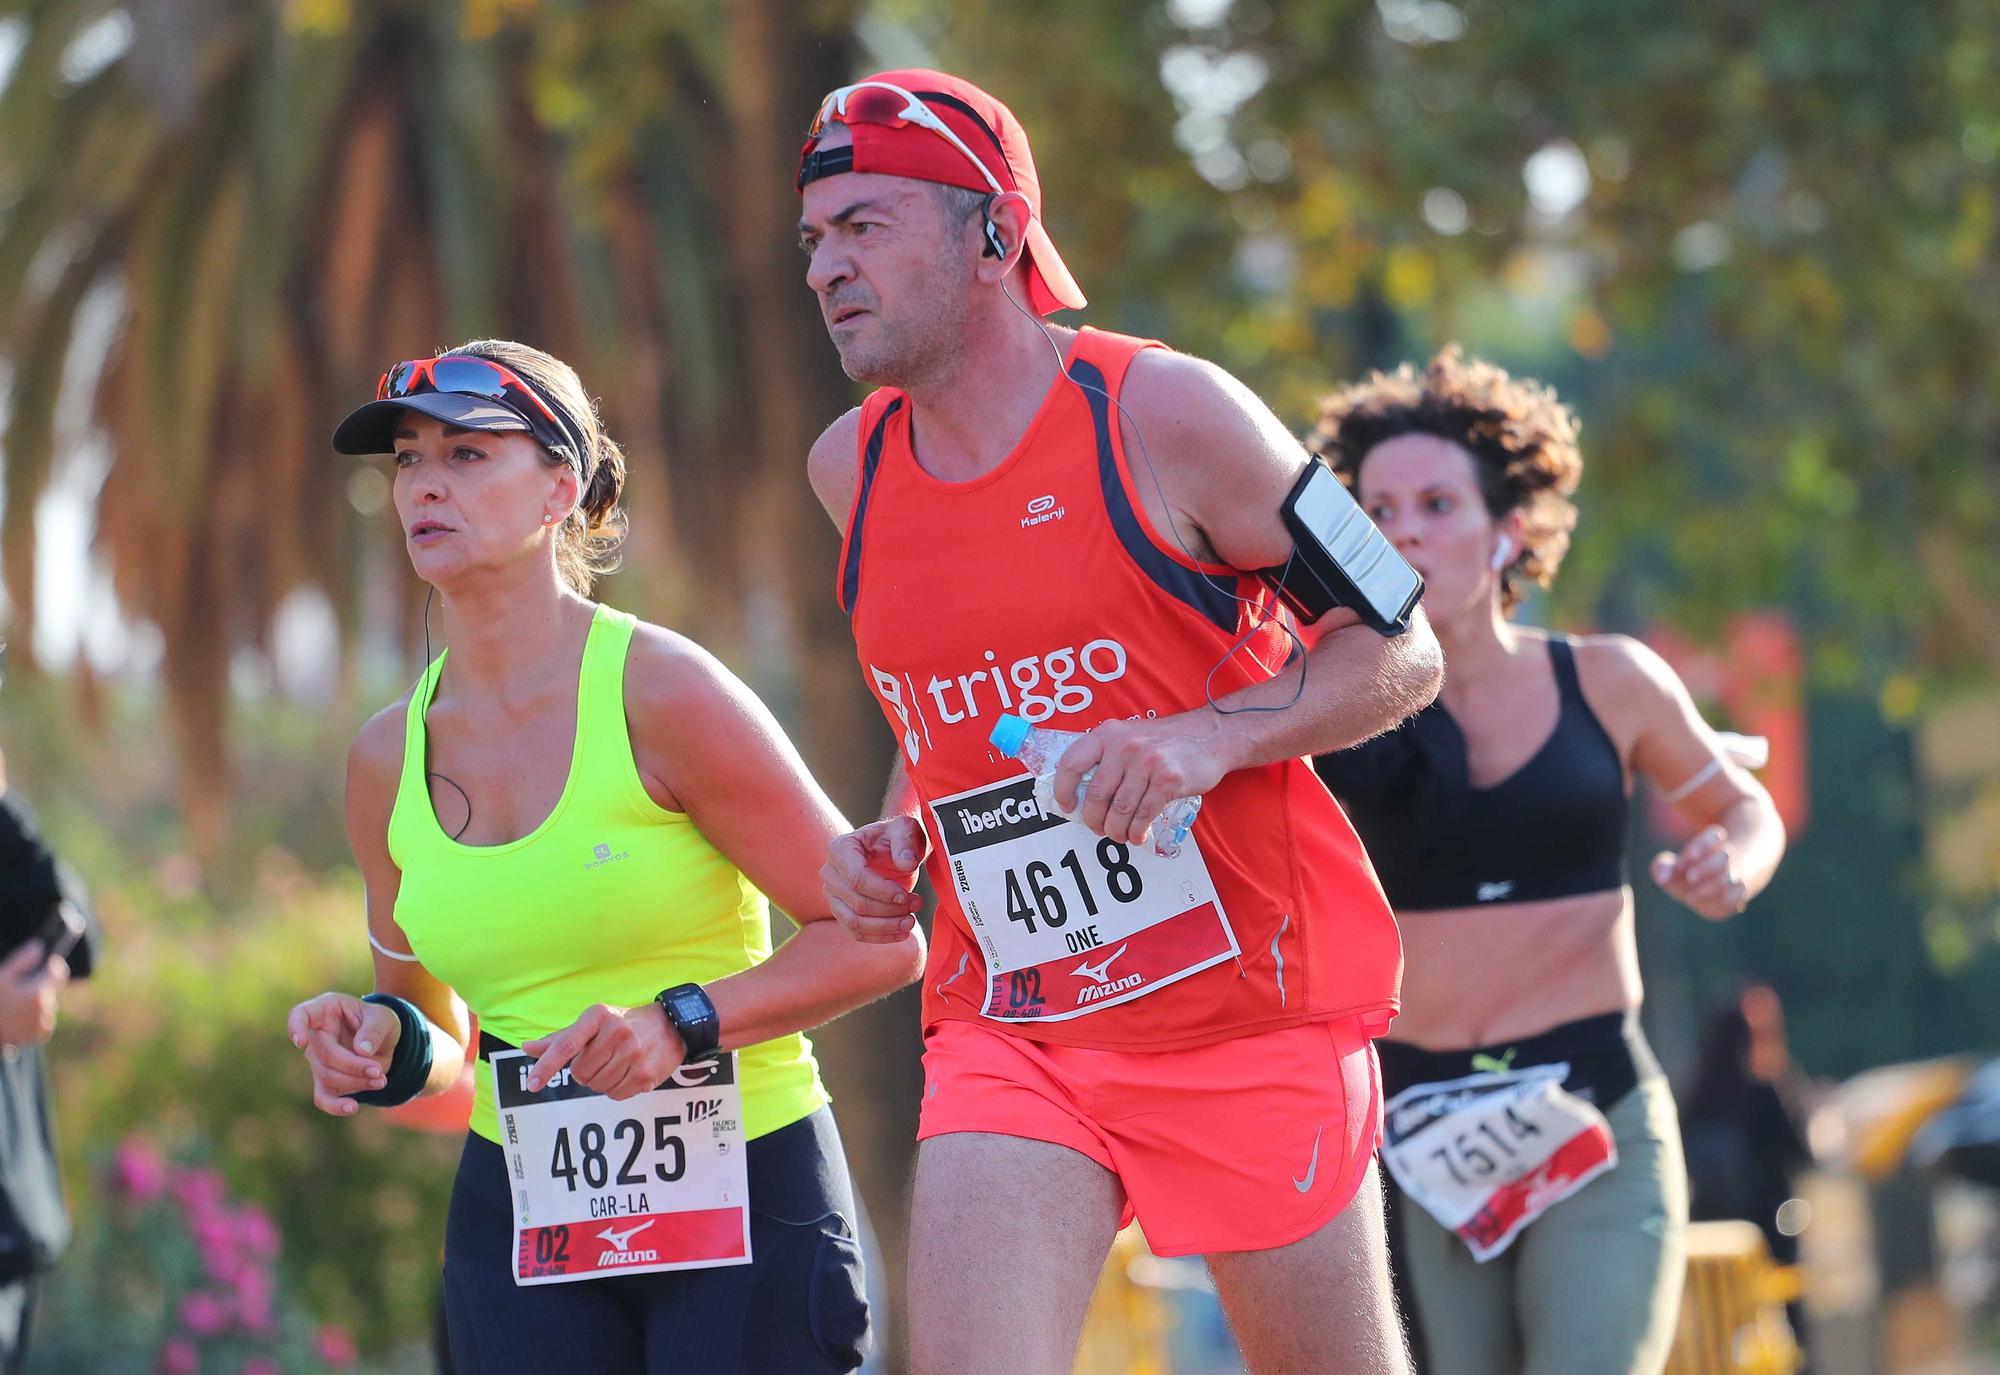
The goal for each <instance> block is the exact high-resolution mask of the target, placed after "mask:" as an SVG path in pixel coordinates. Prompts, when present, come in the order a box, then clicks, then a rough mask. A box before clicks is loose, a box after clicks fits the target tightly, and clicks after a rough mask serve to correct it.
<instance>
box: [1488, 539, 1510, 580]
mask: <svg viewBox="0 0 2000 1375" xmlns="http://www.w3.org/2000/svg"><path fill="white" fill-rule="evenodd" d="M1513 557H1514V545H1513V543H1512V541H1510V540H1509V539H1508V538H1507V537H1506V536H1505V535H1502V536H1501V537H1500V547H1499V548H1498V549H1495V550H1494V551H1493V564H1492V567H1493V571H1494V572H1495V573H1498V572H1499V571H1500V570H1501V569H1503V568H1505V567H1506V566H1507V560H1509V559H1511V558H1513Z"/></svg>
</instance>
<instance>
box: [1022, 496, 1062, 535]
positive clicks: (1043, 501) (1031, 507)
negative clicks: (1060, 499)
mask: <svg viewBox="0 0 2000 1375" xmlns="http://www.w3.org/2000/svg"><path fill="white" fill-rule="evenodd" d="M1068 513H1069V507H1067V506H1058V505H1056V499H1055V498H1054V497H1050V496H1041V497H1036V498H1035V499H1034V500H1033V501H1031V502H1029V503H1028V514H1027V515H1025V516H1022V517H1021V528H1022V529H1023V530H1026V529H1028V528H1029V527H1031V526H1035V525H1047V524H1048V523H1049V522H1050V521H1052V520H1061V519H1062V518H1063V517H1064V516H1065V515H1067V514H1068Z"/></svg>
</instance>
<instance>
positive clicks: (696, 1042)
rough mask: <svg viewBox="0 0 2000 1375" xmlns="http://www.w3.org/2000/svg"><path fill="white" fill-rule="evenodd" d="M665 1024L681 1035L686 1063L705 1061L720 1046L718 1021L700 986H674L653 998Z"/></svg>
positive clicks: (720, 1026) (706, 995) (720, 1034)
mask: <svg viewBox="0 0 2000 1375" xmlns="http://www.w3.org/2000/svg"><path fill="white" fill-rule="evenodd" d="M653 1001H654V1002H656V1003H658V1004H659V1005H660V1011H662V1012H664V1013H666V1014H667V1022H668V1024H669V1025H670V1026H672V1027H673V1029H674V1030H675V1031H678V1032H679V1033H680V1034H681V1043H682V1044H683V1045H685V1046H686V1047H687V1058H688V1059H689V1060H690V1061H694V1060H706V1059H707V1058H708V1057H709V1056H711V1055H713V1054H714V1053H715V1048H716V1047H717V1046H719V1045H721V1044H722V1019H721V1018H720V1017H718V1016H716V1015H715V1004H714V1003H712V1002H710V1001H709V997H708V994H707V993H706V992H704V991H703V989H702V986H701V985H700V984H675V985H674V986H673V987H672V988H669V989H665V990H662V991H661V992H660V993H658V994H657V995H655V996H654V998H653Z"/></svg>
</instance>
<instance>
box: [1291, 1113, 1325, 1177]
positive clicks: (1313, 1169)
mask: <svg viewBox="0 0 2000 1375" xmlns="http://www.w3.org/2000/svg"><path fill="white" fill-rule="evenodd" d="M1324 1135H1326V1128H1325V1127H1321V1128H1320V1129H1319V1130H1318V1131H1316V1132H1314V1133H1313V1158H1312V1163H1311V1164H1310V1165H1308V1166H1306V1177H1305V1178H1304V1179H1294V1180H1293V1181H1292V1187H1293V1188H1294V1189H1297V1190H1298V1191H1299V1192H1300V1193H1305V1192H1306V1191H1307V1190H1309V1189H1311V1188H1312V1186H1313V1176H1314V1175H1316V1174H1318V1173H1319V1139H1320V1137H1322V1136H1324Z"/></svg>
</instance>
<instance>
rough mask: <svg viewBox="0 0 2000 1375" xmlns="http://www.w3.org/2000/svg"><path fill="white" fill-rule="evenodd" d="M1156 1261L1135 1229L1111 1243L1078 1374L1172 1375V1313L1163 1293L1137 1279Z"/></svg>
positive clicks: (1089, 1317)
mask: <svg viewBox="0 0 2000 1375" xmlns="http://www.w3.org/2000/svg"><path fill="white" fill-rule="evenodd" d="M1152 1260H1153V1253H1152V1251H1151V1250H1150V1249H1148V1248H1147V1246H1146V1241H1145V1238H1144V1237H1143V1236H1141V1235H1140V1233H1139V1229H1138V1228H1137V1227H1127V1228H1126V1229H1125V1230H1124V1231H1122V1232H1120V1233H1119V1234H1118V1239H1117V1240H1116V1241H1114V1242H1113V1243H1112V1244H1111V1255H1110V1257H1109V1258H1108V1259H1107V1260H1106V1261H1105V1262H1104V1273H1103V1275H1102V1276H1100V1277H1099V1279H1098V1282H1097V1297H1096V1298H1094V1299H1092V1300H1091V1303H1090V1312H1089V1314H1088V1315H1087V1316H1086V1317H1085V1318H1084V1322H1083V1342H1082V1344H1081V1345H1080V1346H1079V1347H1078V1348H1077V1354H1076V1367H1075V1375H1172V1370H1173V1362H1172V1357H1171V1355H1170V1354H1169V1352H1168V1350H1167V1334H1168V1330H1169V1328H1170V1327H1171V1326H1172V1315H1171V1314H1170V1313H1169V1312H1168V1311H1167V1303H1166V1299H1165V1298H1164V1297H1163V1296H1162V1295H1161V1293H1160V1291H1159V1290H1158V1289H1156V1288H1153V1287H1151V1286H1149V1285H1146V1284H1142V1283H1141V1282H1140V1281H1139V1279H1138V1278H1136V1274H1137V1273H1139V1272H1142V1271H1143V1270H1144V1268H1145V1266H1146V1264H1147V1262H1149V1261H1152ZM1155 1263H1157V1262H1155Z"/></svg>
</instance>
